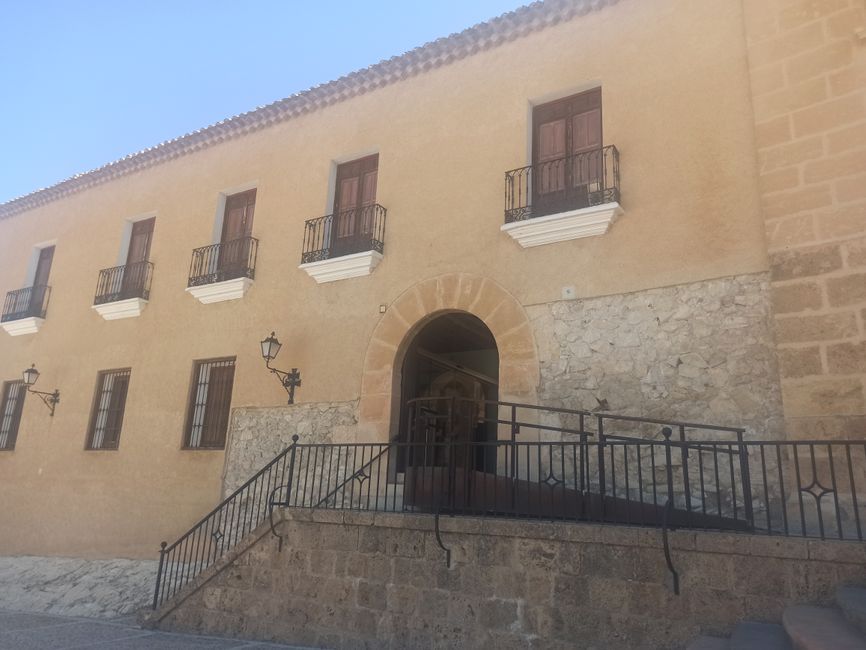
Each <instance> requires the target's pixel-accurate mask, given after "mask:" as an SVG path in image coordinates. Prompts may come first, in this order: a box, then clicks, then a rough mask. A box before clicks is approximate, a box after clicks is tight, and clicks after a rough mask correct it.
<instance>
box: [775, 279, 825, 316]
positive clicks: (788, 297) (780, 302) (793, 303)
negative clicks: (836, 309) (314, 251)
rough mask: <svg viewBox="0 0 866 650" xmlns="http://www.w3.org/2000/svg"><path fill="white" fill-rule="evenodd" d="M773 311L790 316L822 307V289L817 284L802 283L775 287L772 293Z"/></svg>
mask: <svg viewBox="0 0 866 650" xmlns="http://www.w3.org/2000/svg"><path fill="white" fill-rule="evenodd" d="M771 295H772V298H773V309H774V310H775V312H776V313H777V314H788V313H793V312H798V311H806V310H810V309H820V308H821V307H822V302H823V299H822V296H821V287H820V285H819V284H818V283H817V282H800V283H797V284H784V285H777V286H774V287H773V289H772V292H771Z"/></svg>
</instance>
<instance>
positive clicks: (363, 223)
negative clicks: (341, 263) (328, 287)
mask: <svg viewBox="0 0 866 650" xmlns="http://www.w3.org/2000/svg"><path fill="white" fill-rule="evenodd" d="M386 213H387V210H385V208H383V207H382V206H381V205H379V204H378V203H374V204H372V205H365V206H363V207H360V208H353V209H352V210H344V211H342V212H335V213H334V214H329V215H327V216H324V217H319V218H318V219H310V220H309V221H307V222H306V226H305V227H304V249H303V252H302V254H301V264H306V263H307V262H319V261H321V260H329V259H331V258H334V257H342V256H343V255H351V254H352V253H364V252H366V251H377V252H379V253H381V252H382V251H383V249H384V247H385V243H384V242H385V215H386Z"/></svg>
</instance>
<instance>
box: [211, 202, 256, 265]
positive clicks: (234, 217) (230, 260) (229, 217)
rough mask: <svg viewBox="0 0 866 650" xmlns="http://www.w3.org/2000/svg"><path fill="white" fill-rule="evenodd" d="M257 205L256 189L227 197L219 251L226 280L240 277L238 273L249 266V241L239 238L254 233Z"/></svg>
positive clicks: (220, 263)
mask: <svg viewBox="0 0 866 650" xmlns="http://www.w3.org/2000/svg"><path fill="white" fill-rule="evenodd" d="M255 207H256V190H254V189H253V190H249V191H247V192H241V193H240V194H232V195H231V196H228V197H226V208H225V212H224V213H223V231H222V246H220V251H219V269H220V270H221V271H223V272H225V275H226V277H223V278H222V279H224V280H229V279H231V278H232V277H238V275H237V274H239V273H242V272H244V269H246V267H247V262H248V257H249V242H248V241H239V240H243V239H244V238H245V237H249V236H251V235H252V232H253V214H254V212H255Z"/></svg>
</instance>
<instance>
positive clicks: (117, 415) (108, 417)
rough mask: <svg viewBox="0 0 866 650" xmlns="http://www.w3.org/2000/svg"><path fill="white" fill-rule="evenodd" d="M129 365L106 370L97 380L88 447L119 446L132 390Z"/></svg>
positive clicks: (108, 447) (109, 447) (110, 447)
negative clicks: (127, 401) (128, 396)
mask: <svg viewBox="0 0 866 650" xmlns="http://www.w3.org/2000/svg"><path fill="white" fill-rule="evenodd" d="M129 373H130V370H129V368H125V369H123V370H103V371H102V372H100V373H99V375H98V376H97V379H96V394H95V395H94V397H93V408H92V410H91V413H90V426H89V427H88V434H87V448H88V449H117V448H118V446H119V444H120V430H121V428H122V426H123V413H124V411H125V409H126V394H127V391H128V390H129Z"/></svg>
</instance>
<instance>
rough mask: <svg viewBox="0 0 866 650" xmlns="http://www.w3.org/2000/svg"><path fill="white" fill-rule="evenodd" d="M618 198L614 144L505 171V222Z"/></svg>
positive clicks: (617, 170) (617, 165)
mask: <svg viewBox="0 0 866 650" xmlns="http://www.w3.org/2000/svg"><path fill="white" fill-rule="evenodd" d="M619 200H620V179H619V151H618V150H617V148H616V147H615V146H614V145H608V146H606V147H599V148H598V149H592V150H590V151H581V152H579V153H575V154H571V155H569V156H564V157H562V158H557V159H555V160H546V161H544V162H539V163H534V164H532V165H527V166H525V167H519V168H517V169H512V170H509V171H507V172H505V223H512V222H515V221H523V220H525V219H533V218H535V217H541V216H544V215H548V214H554V213H557V212H563V211H567V210H575V209H579V208H585V207H589V206H593V205H601V204H603V203H611V202H614V201H619Z"/></svg>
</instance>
